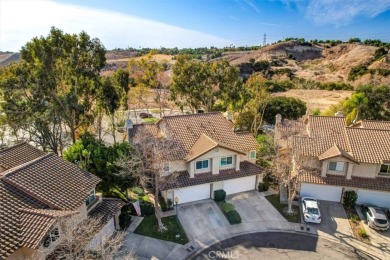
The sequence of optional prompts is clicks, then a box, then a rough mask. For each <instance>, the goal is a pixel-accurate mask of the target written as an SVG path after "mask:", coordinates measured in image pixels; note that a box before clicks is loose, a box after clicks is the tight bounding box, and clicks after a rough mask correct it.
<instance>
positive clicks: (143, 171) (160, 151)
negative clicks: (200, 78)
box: [119, 125, 180, 232]
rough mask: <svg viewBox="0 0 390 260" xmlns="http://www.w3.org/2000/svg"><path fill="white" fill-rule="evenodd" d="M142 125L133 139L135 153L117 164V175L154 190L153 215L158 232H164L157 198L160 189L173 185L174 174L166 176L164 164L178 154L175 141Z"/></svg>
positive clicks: (175, 174) (175, 176)
mask: <svg viewBox="0 0 390 260" xmlns="http://www.w3.org/2000/svg"><path fill="white" fill-rule="evenodd" d="M148 127H150V126H146V125H144V127H141V128H140V129H138V131H137V133H136V136H135V137H134V143H135V144H136V148H137V153H132V154H131V155H130V156H129V158H127V160H126V161H123V160H122V161H121V162H119V165H120V168H121V169H122V170H121V171H120V173H119V174H121V175H123V176H132V177H133V178H134V177H135V178H137V179H138V180H139V181H140V183H141V185H142V186H143V187H145V188H146V187H148V186H149V187H150V186H151V187H152V188H153V190H154V198H155V201H154V207H155V215H156V218H157V221H158V230H159V231H160V232H163V231H165V230H166V229H167V228H166V227H165V226H164V224H163V223H162V220H161V211H160V208H159V205H158V198H159V194H160V191H161V188H162V187H164V186H166V185H169V184H171V183H174V182H175V180H176V178H177V175H178V174H177V173H176V172H173V173H172V172H171V173H169V174H166V173H165V172H164V164H165V163H167V162H168V161H170V159H171V158H174V157H175V155H176V154H177V153H178V152H180V151H179V148H178V145H177V143H176V142H175V141H173V140H170V139H167V138H165V137H163V136H158V135H157V134H156V133H153V132H152V131H150V130H149V129H148Z"/></svg>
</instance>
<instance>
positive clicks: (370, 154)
mask: <svg viewBox="0 0 390 260" xmlns="http://www.w3.org/2000/svg"><path fill="white" fill-rule="evenodd" d="M346 131H347V136H348V138H349V143H350V151H351V152H352V154H353V156H354V158H356V159H357V160H358V161H359V162H365V163H376V164H382V163H383V162H384V161H390V130H378V129H365V128H353V127H347V128H346Z"/></svg>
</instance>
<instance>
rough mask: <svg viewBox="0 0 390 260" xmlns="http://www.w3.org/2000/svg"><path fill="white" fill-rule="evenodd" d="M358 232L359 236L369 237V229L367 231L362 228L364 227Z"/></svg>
mask: <svg viewBox="0 0 390 260" xmlns="http://www.w3.org/2000/svg"><path fill="white" fill-rule="evenodd" d="M358 234H359V236H360V237H362V238H368V234H367V231H365V230H364V229H362V228H361V229H359V230H358Z"/></svg>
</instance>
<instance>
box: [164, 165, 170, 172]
mask: <svg viewBox="0 0 390 260" xmlns="http://www.w3.org/2000/svg"><path fill="white" fill-rule="evenodd" d="M163 171H164V172H169V163H164V167H163Z"/></svg>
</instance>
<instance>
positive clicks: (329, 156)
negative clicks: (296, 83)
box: [276, 116, 390, 207]
mask: <svg viewBox="0 0 390 260" xmlns="http://www.w3.org/2000/svg"><path fill="white" fill-rule="evenodd" d="M284 121H285V120H283V121H282V120H279V121H278V122H277V125H276V128H277V130H276V131H277V132H278V134H277V135H278V136H281V135H282V134H281V133H280V132H285V131H286V130H287V129H285V126H284V125H285V123H284ZM286 121H287V120H286ZM302 129H304V130H305V131H304V133H302V131H298V132H300V134H297V135H294V136H293V137H292V138H291V139H292V141H291V143H292V149H293V152H294V153H296V154H298V155H301V156H305V157H306V158H307V161H308V162H310V164H311V165H313V164H316V165H317V167H318V173H313V172H312V173H306V174H303V175H300V176H299V180H300V182H301V188H300V196H301V197H302V196H310V197H314V198H317V199H322V200H329V201H337V202H340V201H342V197H343V193H344V192H345V191H347V190H354V191H356V192H357V194H358V200H357V203H358V204H360V203H374V204H377V205H379V206H383V207H389V205H390V122H388V121H367V120H363V121H362V122H361V123H360V124H359V127H348V126H347V125H346V123H345V118H344V117H343V116H334V117H326V116H309V117H308V118H307V119H306V124H304V126H303V127H301V130H302Z"/></svg>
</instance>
